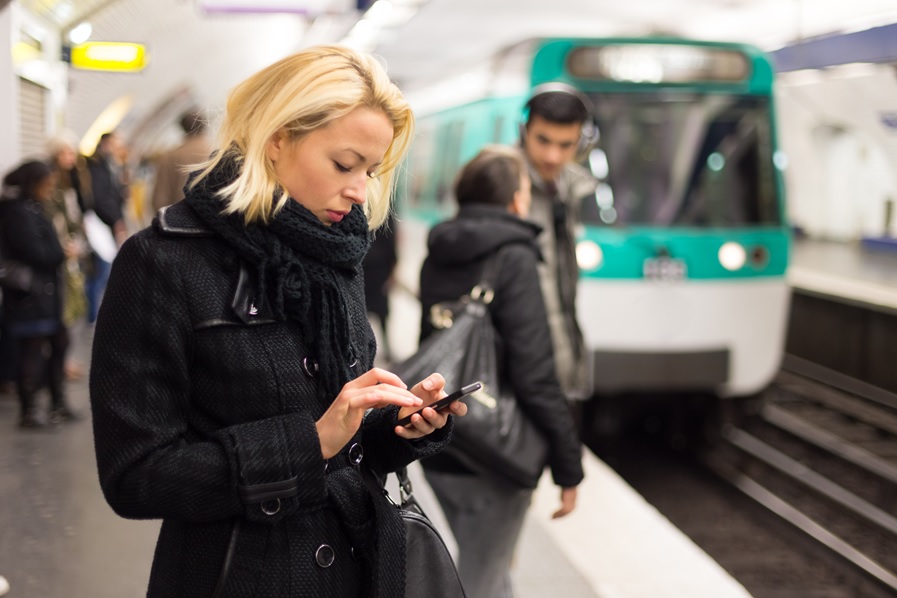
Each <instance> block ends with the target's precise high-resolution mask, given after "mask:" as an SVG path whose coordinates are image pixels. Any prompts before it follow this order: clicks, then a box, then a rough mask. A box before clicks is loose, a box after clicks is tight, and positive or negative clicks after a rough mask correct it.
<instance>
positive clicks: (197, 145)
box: [152, 110, 212, 210]
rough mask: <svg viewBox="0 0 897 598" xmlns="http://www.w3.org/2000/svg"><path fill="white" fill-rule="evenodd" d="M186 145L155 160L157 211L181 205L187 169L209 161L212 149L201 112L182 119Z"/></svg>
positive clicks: (155, 199)
mask: <svg viewBox="0 0 897 598" xmlns="http://www.w3.org/2000/svg"><path fill="white" fill-rule="evenodd" d="M180 125H181V129H183V130H184V141H183V143H181V144H180V145H179V146H177V147H176V148H174V149H171V150H169V151H167V152H165V153H163V154H162V155H160V156H159V157H158V159H157V160H156V178H155V182H154V183H153V195H152V203H153V209H154V210H160V209H162V208H164V207H165V206H170V205H171V204H173V203H175V202H177V201H180V200H181V199H182V198H183V197H184V185H186V183H187V168H189V167H190V166H192V165H194V164H199V163H200V162H205V161H206V160H208V159H209V154H211V153H212V145H211V143H210V142H209V139H208V137H207V135H206V130H207V127H206V122H205V120H204V118H203V115H202V113H201V112H198V111H195V110H192V111H190V112H186V113H185V114H184V115H183V116H181V121H180Z"/></svg>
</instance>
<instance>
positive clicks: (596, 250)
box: [576, 241, 604, 272]
mask: <svg viewBox="0 0 897 598" xmlns="http://www.w3.org/2000/svg"><path fill="white" fill-rule="evenodd" d="M576 263H577V264H579V269H580V270H585V271H586V272H589V271H591V270H597V269H598V268H600V267H601V264H603V263H604V252H603V251H601V247H599V246H598V243H595V242H594V241H580V242H579V243H577V244H576Z"/></svg>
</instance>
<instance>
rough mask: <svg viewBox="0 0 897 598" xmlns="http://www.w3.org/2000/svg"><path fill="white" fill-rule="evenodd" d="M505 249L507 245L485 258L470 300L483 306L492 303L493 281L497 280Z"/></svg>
mask: <svg viewBox="0 0 897 598" xmlns="http://www.w3.org/2000/svg"><path fill="white" fill-rule="evenodd" d="M507 249H508V245H502V246H501V247H499V248H498V249H496V250H495V251H494V252H492V254H490V255H489V257H487V258H486V263H485V264H483V271H482V272H481V273H480V281H479V282H478V283H477V284H476V285H475V286H474V287H473V288H472V289H471V290H470V298H471V299H472V300H474V301H476V302H481V303H483V304H484V305H489V304H490V303H492V300H493V299H494V298H495V281H496V280H497V279H498V272H499V270H500V269H501V264H502V262H503V261H504V257H505V253H506V251H507Z"/></svg>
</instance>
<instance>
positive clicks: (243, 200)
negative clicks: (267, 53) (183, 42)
mask: <svg viewBox="0 0 897 598" xmlns="http://www.w3.org/2000/svg"><path fill="white" fill-rule="evenodd" d="M359 107H365V108H371V109H374V110H379V111H381V112H383V113H384V114H385V115H386V116H387V118H389V120H390V121H391V122H392V124H393V140H392V143H391V144H390V146H389V148H388V149H387V150H386V155H385V156H384V158H383V162H382V164H381V166H380V167H379V168H378V171H377V176H376V177H375V178H373V179H371V180H370V181H369V182H368V184H367V201H366V202H365V213H366V214H367V218H368V222H369V223H370V225H371V227H372V228H373V227H377V226H380V225H381V224H382V223H383V222H384V221H385V220H386V218H387V216H388V215H389V210H390V202H389V199H390V195H391V193H392V190H393V187H394V174H395V171H396V169H397V168H398V166H399V165H400V163H401V162H402V159H403V158H404V156H405V154H406V153H407V151H408V148H409V146H410V144H411V138H412V135H413V132H414V115H413V114H412V112H411V107H410V106H409V104H408V102H407V101H406V100H405V98H404V97H403V96H402V94H401V92H400V91H399V89H398V87H396V86H395V84H393V83H392V82H391V81H390V80H389V77H388V75H387V74H386V69H385V68H384V67H383V65H382V64H380V63H379V62H378V61H377V60H376V59H375V58H374V57H373V56H371V55H369V54H365V53H362V52H357V51H355V50H352V49H351V48H347V47H343V46H336V45H332V46H317V47H313V48H308V49H306V50H303V51H301V52H298V53H296V54H293V55H292V56H288V57H287V58H284V59H282V60H280V61H278V62H276V63H274V64H272V65H271V66H269V67H267V68H265V69H263V70H261V71H259V72H258V73H256V74H254V75H252V76H251V77H249V78H248V79H246V80H245V81H243V82H242V83H240V84H239V85H238V86H237V87H235V88H234V90H233V91H232V92H231V93H230V96H229V97H228V100H227V108H226V112H225V115H224V120H223V121H222V123H221V126H220V128H219V133H218V148H219V151H218V152H217V153H216V154H215V155H214V156H213V157H212V159H210V160H209V161H208V162H205V163H203V164H202V165H201V167H200V172H199V174H198V176H197V177H196V179H195V180H194V181H193V183H192V184H193V185H196V184H197V183H198V182H199V181H200V180H202V179H203V178H205V177H206V176H208V175H209V173H211V172H212V170H213V169H214V168H215V167H216V166H217V165H218V164H219V163H220V162H221V161H222V160H223V159H225V158H227V159H236V160H238V161H239V163H240V166H241V168H240V174H239V176H238V177H237V179H236V180H234V181H233V182H232V183H231V184H229V185H228V186H226V187H224V188H223V189H221V190H220V191H219V194H220V195H221V196H222V197H223V198H225V200H226V202H227V207H226V208H225V212H227V213H235V212H237V213H242V214H243V215H244V217H245V219H246V222H253V221H263V222H264V221H267V220H268V219H269V218H271V217H272V216H273V215H274V214H275V213H277V211H278V210H280V209H281V208H282V207H283V206H284V205H285V204H286V202H287V201H288V200H289V195H288V194H287V192H286V191H285V190H284V189H283V188H282V187H281V186H280V185H279V184H278V182H277V177H276V175H275V172H274V164H273V163H272V162H271V160H270V159H268V155H267V151H266V146H267V144H268V140H269V139H271V137H272V136H274V134H275V133H277V132H278V131H281V130H284V131H285V132H286V133H287V134H288V135H289V137H290V139H291V140H293V141H295V140H298V139H300V138H302V137H303V136H305V135H308V134H309V133H311V132H312V131H314V130H315V129H319V128H320V127H323V126H325V125H327V124H328V123H330V122H332V121H334V120H336V119H338V118H341V117H343V116H345V115H347V114H348V113H350V112H351V111H352V110H354V109H356V108H359ZM275 195H276V196H277V197H276V198H275Z"/></svg>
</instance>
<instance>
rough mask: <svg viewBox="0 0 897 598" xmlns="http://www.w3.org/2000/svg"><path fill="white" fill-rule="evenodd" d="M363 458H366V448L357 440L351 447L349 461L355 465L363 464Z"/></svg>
mask: <svg viewBox="0 0 897 598" xmlns="http://www.w3.org/2000/svg"><path fill="white" fill-rule="evenodd" d="M362 459H364V449H363V448H361V445H360V444H359V443H357V442H356V443H354V444H352V446H350V447H349V461H350V462H351V463H354V464H355V465H361V460H362Z"/></svg>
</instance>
